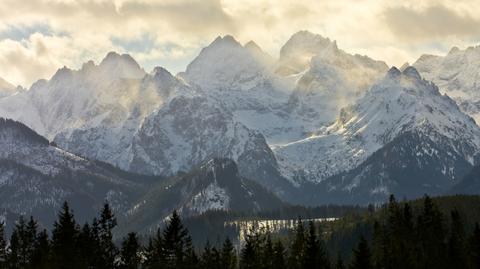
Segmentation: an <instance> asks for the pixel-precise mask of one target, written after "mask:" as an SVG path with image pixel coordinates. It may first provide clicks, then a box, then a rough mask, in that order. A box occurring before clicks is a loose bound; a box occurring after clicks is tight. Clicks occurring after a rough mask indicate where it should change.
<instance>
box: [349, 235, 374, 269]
mask: <svg viewBox="0 0 480 269" xmlns="http://www.w3.org/2000/svg"><path fill="white" fill-rule="evenodd" d="M371 268H373V266H372V261H371V253H370V248H369V247H368V243H367V240H365V238H364V237H363V236H362V237H361V238H360V242H359V243H358V246H357V248H356V249H355V250H354V251H353V260H352V263H351V265H350V269H371Z"/></svg>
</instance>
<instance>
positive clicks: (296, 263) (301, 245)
mask: <svg viewBox="0 0 480 269" xmlns="http://www.w3.org/2000/svg"><path fill="white" fill-rule="evenodd" d="M304 254H305V228H304V227H303V222H302V220H301V219H298V221H297V226H296V228H295V238H294V240H293V242H292V245H291V246H290V256H289V258H288V268H291V269H299V268H302V263H303V258H304Z"/></svg>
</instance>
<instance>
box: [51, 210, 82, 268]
mask: <svg viewBox="0 0 480 269" xmlns="http://www.w3.org/2000/svg"><path fill="white" fill-rule="evenodd" d="M53 227H54V228H53V231H52V256H53V257H52V258H53V263H54V268H58V269H74V268H79V266H80V264H79V258H78V254H79V251H78V249H77V238H78V235H79V228H78V226H77V224H76V222H75V219H74V216H73V213H72V212H71V211H70V207H69V206H68V203H67V202H65V203H64V204H63V206H62V210H61V212H60V214H59V215H58V220H57V221H55V223H54V224H53Z"/></svg>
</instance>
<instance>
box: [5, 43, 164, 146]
mask: <svg viewBox="0 0 480 269" xmlns="http://www.w3.org/2000/svg"><path fill="white" fill-rule="evenodd" d="M144 76H145V72H144V71H143V69H141V68H140V66H139V65H138V64H137V63H136V62H135V60H133V58H131V57H130V56H129V55H119V54H116V53H114V52H111V53H109V54H108V55H107V56H106V57H105V58H104V59H103V60H102V62H101V63H100V64H99V65H95V64H94V63H93V62H92V61H90V62H87V63H85V64H84V65H83V67H82V68H81V69H80V70H71V69H68V68H66V67H64V68H62V69H59V70H58V71H57V72H56V73H55V75H54V76H53V77H52V78H51V79H50V80H48V81H46V80H40V81H38V82H36V83H34V84H33V85H32V87H31V88H30V89H29V90H28V91H24V92H22V93H21V94H16V95H14V96H11V97H9V98H3V99H2V100H1V101H0V115H2V116H5V117H9V118H13V119H15V120H19V121H21V122H23V123H25V124H27V125H28V126H31V127H32V128H33V129H34V130H35V131H37V132H39V133H40V134H41V135H44V136H46V137H47V138H49V139H52V138H53V137H55V135H57V134H59V133H61V132H67V131H68V130H73V129H78V128H82V127H84V126H88V125H95V126H98V125H101V124H102V125H104V126H112V125H115V124H118V123H119V122H123V121H125V119H127V118H128V117H129V115H130V112H131V111H132V110H133V109H132V108H133V107H134V106H136V105H138V103H140V102H139V101H142V100H143V99H142V98H141V97H142V95H143V94H144V93H143V92H142V91H141V90H142V89H141V87H140V80H141V78H143V77H144ZM145 95H148V96H149V97H150V98H154V97H156V96H155V94H153V93H152V92H148V93H145ZM158 99H160V97H158ZM148 104H150V102H148V103H147V106H148ZM20 108H21V109H20Z"/></svg>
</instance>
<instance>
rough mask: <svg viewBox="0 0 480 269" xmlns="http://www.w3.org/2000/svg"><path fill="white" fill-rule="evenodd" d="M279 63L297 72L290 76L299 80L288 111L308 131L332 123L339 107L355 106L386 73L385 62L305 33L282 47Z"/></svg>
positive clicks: (283, 68) (281, 67)
mask: <svg viewBox="0 0 480 269" xmlns="http://www.w3.org/2000/svg"><path fill="white" fill-rule="evenodd" d="M307 59H310V60H309V61H308V65H307V64H306V63H307ZM279 64H280V70H283V71H285V70H292V71H293V70H295V72H298V73H297V74H298V75H292V76H294V77H295V76H296V77H299V79H298V82H297V84H296V87H295V90H294V91H293V93H292V96H291V98H290V100H289V109H290V110H292V112H293V113H294V114H298V115H299V116H298V117H301V118H302V119H303V121H304V122H305V124H306V125H307V126H309V128H308V129H307V130H308V131H312V130H313V129H315V128H318V127H320V126H321V125H324V124H328V123H331V122H332V121H333V120H334V119H335V117H336V116H337V114H338V112H339V111H340V109H341V108H342V107H344V106H347V105H350V104H352V103H354V102H355V101H356V100H357V99H358V98H360V97H361V96H362V95H363V94H364V93H365V91H366V90H367V89H368V88H369V87H370V86H371V85H373V83H374V82H376V81H377V80H378V79H380V78H381V77H383V76H384V75H385V73H386V72H387V70H388V66H387V65H386V64H385V63H384V62H381V61H375V60H372V59H371V58H369V57H367V56H361V55H351V54H348V53H346V52H345V51H343V50H341V49H339V48H338V47H337V44H336V42H335V41H333V42H332V41H330V40H329V39H326V38H323V37H322V36H320V35H315V34H312V33H310V32H306V31H302V32H298V33H296V34H295V35H293V36H292V38H291V39H290V40H289V41H288V42H287V43H286V44H285V46H284V47H283V48H282V50H281V54H280V60H279ZM283 71H282V72H283Z"/></svg>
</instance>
